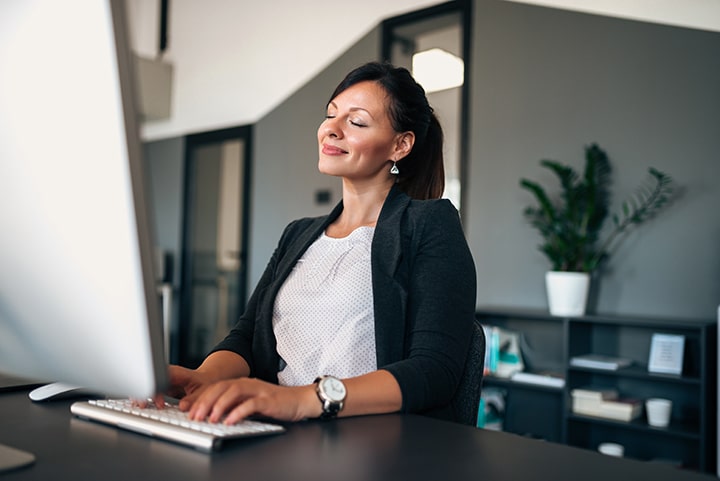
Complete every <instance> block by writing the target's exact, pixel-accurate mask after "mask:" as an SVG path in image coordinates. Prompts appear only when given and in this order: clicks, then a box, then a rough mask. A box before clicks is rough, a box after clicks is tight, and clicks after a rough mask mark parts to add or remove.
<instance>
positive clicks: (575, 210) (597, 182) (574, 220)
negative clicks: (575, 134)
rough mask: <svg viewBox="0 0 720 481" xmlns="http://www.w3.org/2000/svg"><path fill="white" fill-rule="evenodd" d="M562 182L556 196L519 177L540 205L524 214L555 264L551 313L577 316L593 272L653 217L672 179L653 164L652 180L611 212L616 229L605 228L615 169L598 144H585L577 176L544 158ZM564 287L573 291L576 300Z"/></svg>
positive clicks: (550, 285)
mask: <svg viewBox="0 0 720 481" xmlns="http://www.w3.org/2000/svg"><path fill="white" fill-rule="evenodd" d="M540 165H541V166H542V167H545V168H547V169H549V170H551V171H552V172H553V173H554V174H555V175H556V176H557V177H558V180H559V182H560V192H559V195H558V196H555V197H552V198H551V197H550V196H549V195H548V193H547V192H546V191H545V189H544V188H543V187H542V186H541V185H540V184H538V183H537V182H534V181H531V180H528V179H521V180H520V185H521V187H522V188H524V189H527V190H528V191H530V192H531V193H532V194H533V195H534V198H535V200H536V201H537V205H535V206H530V207H527V208H526V209H525V211H524V215H525V218H526V219H527V220H528V221H529V222H530V225H532V226H533V227H535V228H536V229H537V230H538V231H539V233H540V235H541V237H542V243H541V244H540V246H539V249H540V251H541V252H542V253H543V254H545V256H546V257H547V258H548V260H549V261H550V264H551V270H550V271H549V272H548V273H547V274H546V281H547V289H548V301H549V305H550V313H551V314H554V315H561V316H579V315H583V314H584V313H585V309H586V303H587V293H588V290H589V285H590V277H591V274H592V273H593V272H595V271H596V270H597V268H598V266H600V264H601V263H602V262H603V261H604V260H605V259H606V258H607V257H608V256H609V255H610V253H611V252H612V250H613V249H614V248H616V247H617V245H618V243H619V240H620V239H621V237H622V236H623V235H624V234H626V233H627V232H628V230H629V229H630V227H632V226H637V225H640V224H642V223H643V222H645V221H647V220H649V219H651V218H652V217H653V216H654V215H655V214H657V213H658V212H659V211H660V210H661V209H662V208H663V207H665V206H666V205H667V204H668V202H669V200H670V199H671V198H672V195H673V180H672V178H671V177H670V176H669V175H667V174H665V173H663V172H660V171H659V170H656V169H654V168H652V167H651V168H649V170H648V172H649V179H648V181H646V182H645V183H643V184H641V185H640V187H639V188H638V189H637V190H636V191H635V193H634V194H633V195H632V196H630V197H629V198H628V199H627V200H625V201H624V202H623V203H622V205H621V209H620V212H619V213H617V214H614V215H613V216H612V222H613V225H612V228H611V229H610V230H609V231H603V226H604V224H605V220H606V219H607V217H608V214H609V205H610V183H611V175H610V174H611V168H610V162H609V160H608V157H607V155H606V153H605V152H604V151H603V150H602V149H601V148H600V147H598V145H597V144H591V145H590V146H587V147H586V148H585V170H584V172H583V174H582V175H579V174H578V173H577V172H576V171H575V170H574V169H573V168H572V167H570V166H567V165H563V164H561V163H559V162H557V161H554V160H541V161H540ZM556 283H557V284H559V286H560V290H561V291H562V292H567V291H568V290H569V291H572V292H574V295H575V296H577V297H576V298H575V299H574V300H563V299H564V297H563V296H562V295H561V294H560V293H558V292H557V291H556V289H555V284H556Z"/></svg>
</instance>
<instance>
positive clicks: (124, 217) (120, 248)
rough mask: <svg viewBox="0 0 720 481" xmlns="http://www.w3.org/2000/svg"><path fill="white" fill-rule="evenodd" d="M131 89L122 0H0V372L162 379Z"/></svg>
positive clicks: (111, 389)
mask: <svg viewBox="0 0 720 481" xmlns="http://www.w3.org/2000/svg"><path fill="white" fill-rule="evenodd" d="M134 89H135V86H134V76H133V73H132V63H131V53H130V49H129V42H128V35H127V27H126V22H125V6H124V3H122V2H120V1H114V0H63V1H57V0H2V1H0V372H4V373H7V374H13V375H18V376H23V377H27V378H31V379H36V380H38V381H40V382H57V381H61V382H66V383H70V384H75V385H78V386H83V387H85V388H87V389H89V390H92V391H95V392H99V393H103V394H107V395H112V396H123V397H134V398H145V397H148V396H150V395H152V394H153V393H156V392H158V391H160V390H162V389H163V388H164V386H165V383H166V378H167V373H166V365H165V362H164V355H163V346H162V325H161V317H160V307H159V305H158V300H157V296H156V291H155V289H156V286H155V276H154V273H153V267H154V263H153V259H152V255H153V248H152V246H153V242H152V240H151V228H150V222H149V219H148V213H149V209H148V208H147V206H146V201H145V198H144V197H145V195H144V194H145V192H144V180H143V172H142V171H143V165H142V160H141V158H140V144H139V138H138V137H139V136H138V127H137V119H136V109H135V98H136V96H135V94H134V93H133V91H134Z"/></svg>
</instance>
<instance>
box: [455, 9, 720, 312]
mask: <svg viewBox="0 0 720 481" xmlns="http://www.w3.org/2000/svg"><path fill="white" fill-rule="evenodd" d="M474 29H475V31H474V38H473V65H472V76H473V82H474V88H473V90H472V104H471V107H472V115H471V119H472V120H471V128H470V132H471V139H470V143H471V145H470V152H471V158H472V162H471V165H470V179H469V182H468V184H467V185H468V194H469V196H468V199H469V205H467V206H465V207H466V209H467V212H466V215H467V217H466V219H467V222H466V233H467V236H468V239H469V242H470V245H471V248H472V251H473V255H474V256H475V260H476V262H477V269H478V280H479V282H478V303H479V304H480V305H482V304H497V305H513V306H525V307H540V308H544V307H546V305H547V303H546V299H545V291H544V284H543V273H544V271H545V270H546V269H547V268H548V267H549V264H548V263H547V262H546V261H545V258H544V257H543V255H542V254H541V253H539V252H538V251H537V250H536V245H537V244H538V243H539V240H540V238H539V236H538V235H537V234H536V232H535V231H534V230H533V229H532V228H530V227H529V226H528V225H527V224H526V223H525V222H524V220H523V218H522V210H523V208H524V207H525V206H526V205H528V204H529V203H531V202H532V199H531V197H530V194H529V193H527V192H525V191H523V190H521V189H520V188H519V187H518V180H519V179H520V178H521V177H524V176H525V177H531V178H534V179H538V180H543V181H545V180H551V177H549V174H547V173H545V172H543V171H544V169H541V168H540V167H539V165H538V161H539V159H541V158H553V159H557V160H561V161H564V162H569V163H572V164H573V165H575V166H576V167H581V166H582V162H583V147H584V146H585V145H587V144H589V143H591V142H598V143H599V145H600V146H601V147H603V148H604V149H605V150H606V151H607V152H608V155H609V156H610V159H611V162H612V163H613V166H614V179H615V182H614V184H613V192H614V194H615V200H616V202H619V201H620V200H622V198H623V197H625V196H626V195H628V194H630V193H631V192H632V191H633V189H634V188H635V187H636V186H637V185H638V184H639V183H640V181H642V180H643V179H644V178H645V173H646V171H647V167H648V166H654V167H656V168H658V169H660V170H664V171H666V172H668V173H669V174H671V175H672V176H673V177H674V178H675V179H676V181H677V182H678V183H679V184H680V185H681V186H682V187H683V188H684V190H685V191H686V192H685V194H684V195H683V197H682V198H681V199H679V200H678V201H677V202H676V203H675V204H674V205H672V206H671V207H670V208H669V209H668V210H667V211H665V212H662V213H661V214H660V215H659V216H658V217H657V218H656V219H655V220H654V221H653V222H651V223H649V224H645V225H642V226H640V227H639V229H638V230H636V231H635V232H633V234H632V235H631V236H630V237H629V238H627V239H626V241H625V242H624V244H622V245H621V246H620V248H619V249H618V250H617V251H616V252H615V254H613V255H612V257H611V258H610V262H609V263H608V264H607V266H606V269H605V271H604V272H603V273H602V276H601V278H600V281H599V297H598V304H597V311H598V312H602V313H619V314H640V315H645V314H647V315H668V316H681V317H699V318H713V317H714V313H715V312H716V309H717V306H718V303H720V215H718V213H717V212H716V208H717V206H718V205H720V188H719V187H718V185H717V179H719V178H720V159H718V152H720V117H719V116H718V111H719V110H720V34H717V33H708V32H702V31H695V30H688V29H681V28H673V27H666V26H660V25H653V24H648V23H641V22H633V21H627V20H619V19H613V18H608V17H600V16H593V15H586V14H581V13H573V12H567V11H562V10H555V9H549V8H542V7H535V6H528V5H521V4H515V3H512V2H497V1H478V2H476V9H475V19H474Z"/></svg>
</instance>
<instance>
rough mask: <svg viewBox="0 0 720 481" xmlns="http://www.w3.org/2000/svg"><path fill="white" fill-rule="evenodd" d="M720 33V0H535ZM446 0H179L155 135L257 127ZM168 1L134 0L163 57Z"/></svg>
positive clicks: (141, 47) (139, 45) (144, 31)
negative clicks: (345, 58) (168, 92)
mask: <svg viewBox="0 0 720 481" xmlns="http://www.w3.org/2000/svg"><path fill="white" fill-rule="evenodd" d="M525 2H526V3H538V4H545V5H553V6H559V7H562V8H569V9H575V10H583V11H590V12H597V13H601V14H613V15H618V16H625V17H629V18H637V19H646V20H649V21H657V22H661V23H669V24H676V25H677V24H679V25H687V26H694V27H697V28H705V29H710V30H716V31H720V1H718V0H682V1H678V0H613V1H610V0H525ZM439 3H443V2H442V0H392V1H389V0H363V1H362V2H353V3H348V2H337V1H334V0H308V1H304V2H300V1H297V0H272V1H237V0H205V1H202V2H197V1H188V0H175V1H171V2H170V19H169V36H170V38H169V48H168V50H167V51H166V54H165V56H164V58H165V59H166V60H169V61H170V62H172V63H173V65H174V66H175V73H174V79H173V80H174V87H173V92H172V106H171V110H172V114H171V117H170V119H167V120H162V121H154V122H146V123H145V124H144V126H143V132H142V134H143V137H144V139H145V140H157V139H163V138H170V137H175V136H179V135H185V134H188V133H196V132H203V131H208V130H214V129H217V128H223V127H229V126H237V125H246V124H253V123H255V122H256V121H258V120H259V119H260V118H262V117H263V116H264V115H266V114H267V113H269V112H270V111H272V109H274V108H275V107H276V106H278V105H279V104H280V103H281V102H282V101H283V100H285V99H286V98H288V97H289V96H290V95H291V94H292V93H293V92H296V91H297V90H298V89H299V88H300V87H301V86H302V85H304V84H305V83H306V82H307V81H308V80H310V79H311V78H312V77H313V76H315V75H316V74H317V73H318V72H320V71H322V70H323V69H324V68H325V67H327V66H328V65H329V64H330V63H331V62H332V61H333V60H334V59H335V58H336V57H337V56H339V55H340V54H341V53H342V52H344V51H345V50H346V49H348V48H349V47H350V46H352V45H354V44H355V43H356V42H357V41H358V40H359V39H360V38H362V37H363V36H364V35H366V34H367V33H368V32H369V31H370V30H371V29H372V28H374V27H376V26H377V25H378V23H379V22H380V21H382V20H383V19H385V18H388V17H391V16H394V15H398V14H401V13H405V12H408V11H414V10H418V9H421V8H424V7H427V6H430V5H434V4H439ZM158 4H159V1H158V0H152V1H150V0H129V13H130V18H131V28H132V37H133V40H134V44H135V48H136V50H137V51H138V52H139V53H141V54H143V55H145V56H149V57H154V56H156V55H157V54H158V51H157V25H158V17H159V15H158V9H159V7H158Z"/></svg>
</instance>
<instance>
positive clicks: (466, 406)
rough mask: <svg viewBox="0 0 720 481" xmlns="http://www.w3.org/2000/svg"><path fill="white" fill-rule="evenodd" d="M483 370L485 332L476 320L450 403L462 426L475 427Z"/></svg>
mask: <svg viewBox="0 0 720 481" xmlns="http://www.w3.org/2000/svg"><path fill="white" fill-rule="evenodd" d="M484 369H485V331H483V328H482V325H481V324H480V322H479V321H478V320H477V319H476V320H475V322H473V334H472V339H471V340H470V348H469V350H468V354H467V358H466V359H465V369H464V370H463V375H462V378H461V379H460V384H459V385H458V388H457V391H456V392H455V396H454V397H453V400H452V401H451V406H452V409H453V412H454V413H455V419H457V420H458V422H460V423H462V424H467V425H470V426H477V419H478V408H479V407H480V392H481V390H482V379H483V370H484Z"/></svg>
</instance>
